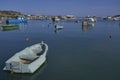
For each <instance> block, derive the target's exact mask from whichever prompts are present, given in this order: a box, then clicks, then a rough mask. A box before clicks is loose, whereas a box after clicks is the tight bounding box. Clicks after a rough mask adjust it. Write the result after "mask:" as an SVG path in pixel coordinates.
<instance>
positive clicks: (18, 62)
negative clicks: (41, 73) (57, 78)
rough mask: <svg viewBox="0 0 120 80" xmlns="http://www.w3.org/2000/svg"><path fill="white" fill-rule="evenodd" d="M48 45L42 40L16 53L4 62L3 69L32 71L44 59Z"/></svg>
mask: <svg viewBox="0 0 120 80" xmlns="http://www.w3.org/2000/svg"><path fill="white" fill-rule="evenodd" d="M47 51H48V45H47V44H46V43H44V42H43V41H42V42H41V43H38V44H34V45H32V46H30V47H27V48H25V49H23V50H22V51H20V52H18V53H16V54H15V55H14V56H13V57H11V58H10V59H8V60H7V61H6V62H5V64H6V65H5V67H4V69H3V70H6V71H11V72H14V73H34V72H35V71H36V70H37V69H38V68H39V67H40V66H41V65H42V64H43V63H44V62H45V61H46V54H47Z"/></svg>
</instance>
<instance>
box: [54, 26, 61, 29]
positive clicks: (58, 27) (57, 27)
mask: <svg viewBox="0 0 120 80" xmlns="http://www.w3.org/2000/svg"><path fill="white" fill-rule="evenodd" d="M55 29H63V26H61V25H55Z"/></svg>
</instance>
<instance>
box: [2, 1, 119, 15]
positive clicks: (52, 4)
mask: <svg viewBox="0 0 120 80" xmlns="http://www.w3.org/2000/svg"><path fill="white" fill-rule="evenodd" d="M0 10H15V11H20V12H23V13H30V14H31V13H32V14H46V15H66V14H73V15H77V16H86V15H95V16H106V15H116V14H120V0H0Z"/></svg>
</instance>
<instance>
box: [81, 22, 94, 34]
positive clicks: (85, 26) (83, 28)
mask: <svg viewBox="0 0 120 80" xmlns="http://www.w3.org/2000/svg"><path fill="white" fill-rule="evenodd" d="M93 28H94V23H92V24H89V25H82V31H83V32H84V31H87V30H92V29H93Z"/></svg>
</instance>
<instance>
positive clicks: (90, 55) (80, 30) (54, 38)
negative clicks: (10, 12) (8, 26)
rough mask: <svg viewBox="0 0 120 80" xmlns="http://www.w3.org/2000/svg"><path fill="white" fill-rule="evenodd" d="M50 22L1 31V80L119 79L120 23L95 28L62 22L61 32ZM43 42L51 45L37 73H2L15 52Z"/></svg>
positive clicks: (104, 22) (102, 23)
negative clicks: (27, 39)
mask: <svg viewBox="0 0 120 80" xmlns="http://www.w3.org/2000/svg"><path fill="white" fill-rule="evenodd" d="M49 23H50V21H29V23H28V24H19V29H18V30H11V31H1V30H0V80H120V22H119V21H98V22H96V23H95V25H94V26H92V27H90V26H89V27H85V26H84V27H82V26H81V22H80V23H75V22H61V23H60V25H63V26H64V28H63V29H62V30H59V31H55V29H54V26H53V24H49ZM26 37H28V38H29V39H30V40H29V41H28V42H27V41H26V40H25V39H26ZM41 41H44V42H46V43H47V44H48V46H49V51H48V54H47V61H46V62H45V64H44V65H43V66H42V67H40V68H39V69H38V70H37V71H36V72H35V73H34V74H11V73H8V72H4V71H3V68H4V66H5V61H6V60H8V59H9V58H10V57H11V56H13V55H14V54H15V53H16V52H18V51H20V50H22V49H24V48H25V47H27V46H30V45H32V44H35V43H39V42H41Z"/></svg>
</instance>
